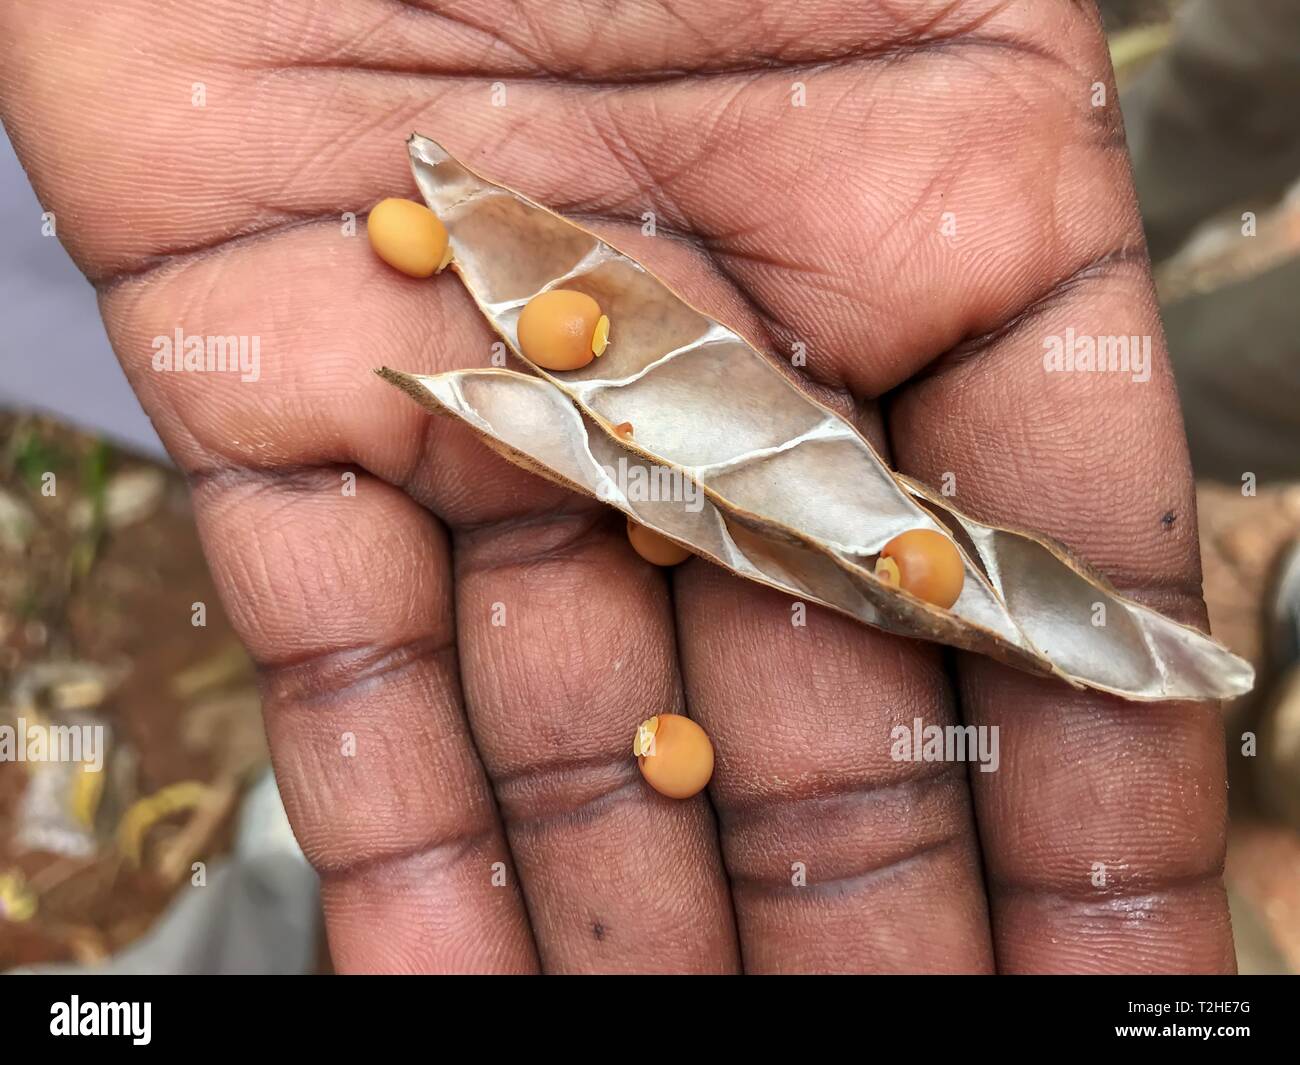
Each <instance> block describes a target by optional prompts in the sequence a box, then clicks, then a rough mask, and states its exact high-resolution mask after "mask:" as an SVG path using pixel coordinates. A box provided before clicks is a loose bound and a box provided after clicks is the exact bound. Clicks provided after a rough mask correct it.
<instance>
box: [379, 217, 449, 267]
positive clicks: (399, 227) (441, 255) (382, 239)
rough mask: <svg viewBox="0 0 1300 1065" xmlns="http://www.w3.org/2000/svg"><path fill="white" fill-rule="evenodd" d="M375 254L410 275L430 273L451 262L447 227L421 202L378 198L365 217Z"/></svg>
mask: <svg viewBox="0 0 1300 1065" xmlns="http://www.w3.org/2000/svg"><path fill="white" fill-rule="evenodd" d="M366 233H367V234H368V235H369V237H370V246H371V247H372V248H374V249H375V254H376V255H378V256H379V257H380V258H381V259H383V260H384V262H386V263H387V264H388V265H389V266H391V267H393V268H394V269H395V270H400V271H401V272H402V273H404V274H408V275H410V276H411V277H430V276H431V275H433V274H436V273H438V272H439V271H440V270H442V269H443V267H445V266H446V265H447V264H448V263H449V262H451V246H450V245H449V244H448V243H447V227H446V226H444V225H443V224H442V222H441V221H439V219H438V216H437V215H436V214H434V213H433V212H432V211H430V210H429V208H427V207H425V206H424V204H422V203H413V202H412V201H411V200H398V199H388V200H380V201H379V203H377V204H375V206H374V208H373V209H372V210H371V212H370V217H369V219H368V220H367V221H366Z"/></svg>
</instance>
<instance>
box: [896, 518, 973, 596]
mask: <svg viewBox="0 0 1300 1065" xmlns="http://www.w3.org/2000/svg"><path fill="white" fill-rule="evenodd" d="M876 576H877V577H879V578H880V579H881V580H883V581H885V582H886V583H888V584H892V585H894V586H895V587H898V588H902V589H903V591H905V592H911V593H912V595H914V596H916V597H917V598H918V599H924V600H925V601H926V602H927V603H933V604H934V605H935V606H941V607H943V608H944V609H945V610H947V609H948V608H949V607H950V606H952V605H953V603H955V602H957V597H958V596H960V595H961V589H962V585H963V584H964V583H965V581H966V568H965V567H964V566H963V565H962V560H961V552H959V551H958V550H957V545H956V544H954V543H953V542H952V540H951V539H949V538H948V537H947V536H944V535H943V533H940V532H935V531H934V530H933V529H909V530H908V531H907V532H905V533H900V534H899V535H898V536H895V537H894V538H893V539H892V540H890V541H889V543H887V544H885V546H884V547H883V548H881V551H880V558H879V559H877V560H876Z"/></svg>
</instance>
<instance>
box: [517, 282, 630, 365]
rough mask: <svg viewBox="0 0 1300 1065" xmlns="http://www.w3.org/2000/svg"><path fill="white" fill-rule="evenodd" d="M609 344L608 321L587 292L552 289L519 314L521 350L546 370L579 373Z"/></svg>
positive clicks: (535, 299)
mask: <svg viewBox="0 0 1300 1065" xmlns="http://www.w3.org/2000/svg"><path fill="white" fill-rule="evenodd" d="M608 343H609V319H608V318H607V317H606V316H605V315H603V314H602V313H601V311H600V304H599V303H597V302H596V301H595V300H594V299H592V298H591V297H590V296H588V295H587V294H586V293H585V292H575V291H574V290H573V289H569V288H553V289H551V290H550V291H549V292H543V293H542V294H541V295H539V296H534V297H533V298H532V299H530V300H529V301H528V303H527V304H526V305H525V306H524V309H523V311H522V312H521V313H520V315H519V350H520V351H522V352H523V353H524V358H526V359H527V360H528V361H529V362H533V363H536V364H537V365H538V366H540V367H541V368H542V369H544V370H580V369H582V367H584V366H586V365H587V364H588V363H589V362H591V360H592V359H594V358H595V357H596V356H597V355H600V354H601V353H602V352H604V350H605V346H606V345H607V344H608Z"/></svg>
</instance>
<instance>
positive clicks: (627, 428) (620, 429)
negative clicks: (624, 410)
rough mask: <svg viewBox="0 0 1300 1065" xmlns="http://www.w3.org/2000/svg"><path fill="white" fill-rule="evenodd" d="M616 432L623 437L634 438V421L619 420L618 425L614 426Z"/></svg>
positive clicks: (625, 438) (626, 438)
mask: <svg viewBox="0 0 1300 1065" xmlns="http://www.w3.org/2000/svg"><path fill="white" fill-rule="evenodd" d="M614 432H615V433H616V434H618V436H620V437H621V438H622V439H624V440H630V439H632V423H631V422H619V423H618V424H617V425H616V426H614Z"/></svg>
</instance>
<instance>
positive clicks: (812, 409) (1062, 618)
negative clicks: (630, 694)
mask: <svg viewBox="0 0 1300 1065" xmlns="http://www.w3.org/2000/svg"><path fill="white" fill-rule="evenodd" d="M409 148H410V154H411V161H412V169H413V172H414V174H415V179H416V182H417V184H418V186H419V188H420V191H421V193H422V195H423V196H424V198H425V200H426V201H427V202H428V204H429V206H430V208H431V209H432V210H433V211H434V212H435V213H436V214H437V215H438V216H439V218H441V219H442V221H443V223H444V224H445V225H446V227H447V231H448V234H449V237H450V243H451V248H452V251H453V254H454V258H453V263H452V267H453V269H454V270H455V271H456V272H457V273H458V274H459V275H460V277H461V279H462V280H463V281H464V283H465V285H466V287H467V288H468V290H469V292H470V294H471V296H472V297H473V298H474V300H475V301H476V303H477V304H478V306H479V308H480V310H481V311H482V312H483V314H484V316H485V317H486V318H487V319H488V321H489V322H490V323H491V324H492V325H493V327H494V328H495V329H496V330H497V332H498V333H500V335H501V336H502V338H503V339H504V340H505V341H506V343H507V344H508V345H509V346H510V347H511V349H512V350H513V351H514V352H515V354H516V355H518V356H519V357H520V358H521V359H523V355H522V353H521V352H520V351H519V345H518V337H517V331H516V328H517V323H518V319H519V314H520V312H521V311H522V309H523V307H524V305H525V304H526V303H527V302H528V301H529V300H530V299H532V298H533V297H534V296H536V295H537V294H538V293H539V292H543V291H546V290H547V289H551V288H571V289H576V290H578V291H582V292H586V293H588V294H589V295H591V296H592V297H593V298H594V299H596V301H597V302H598V303H599V304H600V306H601V309H602V311H603V312H604V313H605V314H607V315H609V318H610V321H611V323H612V331H611V338H610V339H611V342H610V345H609V347H608V349H607V350H606V352H605V354H604V355H603V356H602V357H601V358H599V359H596V360H594V361H593V362H592V363H590V364H589V365H588V366H586V367H584V368H582V369H580V370H575V371H572V372H568V373H564V374H553V373H548V372H547V371H546V370H544V369H542V368H540V367H537V366H533V369H534V370H535V371H536V372H537V373H538V374H540V375H541V377H543V378H545V379H546V380H547V381H549V382H551V384H553V385H554V386H555V387H556V388H557V389H559V390H560V391H561V392H563V394H564V395H566V396H567V397H568V398H569V399H571V400H572V401H573V403H576V404H577V406H578V408H579V409H580V411H581V412H582V413H583V414H585V415H586V416H587V417H588V418H589V419H590V420H591V422H592V423H593V425H594V427H596V428H597V429H599V430H600V432H599V433H593V434H587V436H588V439H589V440H593V441H594V440H596V439H598V438H600V437H604V438H606V439H608V440H610V441H611V443H612V446H614V447H616V448H617V449H618V450H619V452H620V453H625V454H627V455H629V456H638V457H639V458H640V459H641V460H643V461H649V462H651V463H660V464H664V465H667V466H670V467H674V468H677V469H681V470H683V471H685V472H686V473H687V474H688V475H689V476H690V477H692V478H693V479H694V481H695V482H696V483H698V484H699V485H700V486H702V487H703V489H704V490H705V492H706V493H707V494H708V497H709V499H710V501H711V502H712V503H713V505H714V507H715V509H716V510H717V511H718V512H719V514H720V515H725V518H720V519H719V520H722V521H723V522H724V523H725V522H726V521H728V520H735V521H740V522H743V523H744V524H745V525H746V526H747V527H749V528H751V529H758V530H761V531H762V535H763V536H764V537H771V536H773V535H780V536H787V537H791V538H793V540H795V541H797V542H799V543H802V544H805V545H808V544H812V545H815V548H816V549H815V550H812V551H811V554H812V555H813V556H816V557H818V558H829V559H831V560H832V561H833V562H834V563H836V564H837V565H838V566H839V568H841V569H842V570H843V572H845V573H846V574H847V575H848V577H849V579H850V583H852V584H853V585H854V586H855V587H858V588H859V591H860V594H862V595H864V596H866V595H867V594H868V593H867V592H866V591H865V590H863V589H865V587H866V585H874V586H875V588H874V590H873V592H872V594H871V595H870V598H871V599H872V600H875V599H876V598H877V596H878V595H879V594H881V591H880V590H881V589H883V596H884V599H883V603H881V602H873V605H872V611H871V613H872V614H873V615H874V617H867V616H863V614H862V613H861V612H859V611H857V610H849V611H848V612H849V613H851V614H852V615H853V616H855V617H859V618H861V620H863V621H867V622H868V623H869V624H876V625H880V626H881V627H883V628H887V629H889V630H890V631H902V632H905V633H906V634H908V635H912V636H917V637H921V638H926V639H934V640H940V641H942V642H945V643H952V644H955V645H957V646H963V647H972V648H974V649H977V650H981V651H983V652H985V653H988V654H992V655H994V656H995V657H998V658H1000V659H1002V660H1004V661H1012V662H1014V663H1015V664H1019V665H1021V666H1022V667H1025V668H1036V669H1038V670H1039V671H1045V672H1052V673H1056V674H1057V675H1060V676H1063V677H1065V678H1066V679H1069V680H1071V681H1072V682H1074V683H1076V684H1080V685H1084V686H1088V687H1092V688H1097V689H1099V690H1103V691H1108V692H1113V693H1115V694H1118V695H1122V696H1125V697H1127V698H1131V699H1175V698H1184V699H1219V698H1227V697H1231V696H1235V695H1239V694H1242V693H1243V692H1245V691H1248V690H1249V689H1250V686H1251V683H1252V681H1253V672H1252V670H1251V668H1250V666H1249V665H1248V664H1247V663H1245V662H1244V661H1242V660H1241V659H1239V658H1237V657H1236V656H1235V655H1232V654H1231V653H1230V652H1228V651H1227V650H1226V649H1224V648H1223V647H1221V646H1220V645H1219V644H1217V643H1216V642H1214V641H1213V640H1211V639H1210V638H1209V637H1207V636H1205V635H1204V634H1202V633H1200V632H1198V631H1197V630H1195V629H1192V628H1190V627H1188V626H1184V625H1181V624H1179V623H1177V622H1175V621H1172V620H1170V619H1168V618H1165V617H1163V616H1162V615H1160V614H1158V613H1156V612H1155V611H1153V610H1150V609H1149V608H1147V607H1144V606H1142V605H1141V604H1138V603H1136V602H1134V601H1132V600H1128V599H1125V598H1123V597H1121V596H1119V595H1118V593H1116V592H1115V591H1114V590H1113V589H1111V588H1109V587H1108V586H1106V585H1105V584H1104V582H1102V581H1100V580H1099V579H1097V577H1096V576H1095V575H1094V574H1091V573H1090V572H1089V571H1087V570H1086V568H1085V567H1083V566H1082V565H1080V564H1077V563H1075V562H1074V561H1073V560H1071V559H1070V556H1069V555H1068V553H1067V552H1066V551H1065V550H1064V548H1061V547H1060V546H1059V545H1054V544H1050V543H1049V542H1048V541H1047V540H1046V539H1044V538H1041V537H1035V536H1032V535H1030V534H1025V533H1019V532H1016V531H1014V530H1010V529H1000V528H997V527H994V526H989V525H985V524H982V523H979V522H976V521H974V520H973V519H971V518H969V517H967V516H966V515H962V514H960V513H958V512H956V511H954V510H953V509H952V508H951V507H950V506H949V505H948V504H947V502H946V501H945V500H944V499H942V497H939V496H936V495H934V494H932V493H928V492H926V491H925V490H923V489H922V488H921V486H919V485H915V484H914V483H910V482H906V481H905V479H903V478H900V477H898V476H896V475H895V474H894V473H893V472H892V471H891V470H890V469H889V468H888V467H887V466H886V464H885V463H884V462H883V460H882V459H881V458H880V457H879V456H878V455H877V454H876V452H875V451H874V450H873V449H872V448H871V446H870V444H868V443H867V441H866V440H865V439H864V438H863V437H862V435H861V434H860V433H858V432H857V430H856V429H855V428H854V427H853V426H852V425H851V424H849V423H848V422H847V421H845V420H844V419H843V418H841V417H840V416H839V415H837V414H836V413H835V412H833V411H831V410H830V409H828V408H826V407H824V406H822V405H821V404H819V403H817V402H816V401H815V400H813V399H812V398H811V397H809V396H808V395H807V394H805V393H804V392H803V391H801V390H800V389H799V388H798V387H797V386H796V385H795V384H794V383H793V382H792V381H791V380H789V379H788V378H787V377H786V376H785V375H784V374H783V373H782V372H781V371H780V370H778V369H777V368H776V367H775V366H774V365H772V364H771V363H770V362H769V361H768V360H767V359H766V358H765V357H764V356H763V355H762V354H761V353H760V352H759V351H758V350H757V349H755V348H754V347H753V346H752V345H751V344H749V343H748V342H747V341H746V340H745V339H744V338H742V337H741V336H740V335H739V334H737V333H736V332H735V331H733V330H732V329H730V328H728V327H727V326H725V325H723V324H722V323H720V322H717V321H715V320H714V319H712V318H710V317H708V316H707V315H705V314H703V313H701V312H700V311H698V310H696V309H695V308H693V307H691V306H690V305H689V304H688V303H686V301H684V300H683V299H682V298H681V297H679V296H678V295H676V293H674V292H672V291H671V290H670V289H668V287H667V286H666V285H664V284H663V282H661V281H659V280H658V279H657V278H656V277H654V275H652V274H650V273H649V272H648V271H647V270H646V269H645V268H644V267H643V266H641V264H640V263H638V262H636V261H635V260H633V259H631V258H630V257H628V256H626V255H624V254H623V253H621V252H619V251H618V250H617V249H615V248H613V247H612V246H611V245H609V244H608V243H606V242H604V241H602V240H601V239H600V238H598V237H596V236H595V235H594V234H592V233H590V232H589V231H587V230H586V229H584V228H582V227H581V226H578V225H576V224H574V223H572V222H570V221H568V220H567V219H564V218H562V217H561V216H559V215H557V214H555V213H554V212H552V211H550V210H548V209H547V208H545V207H542V206H540V205H538V204H535V203H533V202H532V201H530V200H528V199H527V198H525V197H523V196H521V195H520V194H519V193H516V192H514V191H512V190H510V189H507V188H504V187H503V186H500V185H497V184H495V183H493V182H490V181H487V180H485V179H484V178H481V177H479V176H478V175H477V174H475V173H473V172H472V171H471V170H469V169H468V168H467V167H465V166H464V165H463V164H461V163H460V162H458V161H457V160H455V159H454V158H452V157H451V156H450V155H449V154H448V153H447V152H446V151H445V150H444V149H443V148H441V147H440V146H439V145H437V144H436V143H434V142H433V141H431V140H428V139H427V138H424V137H419V136H414V137H412V138H411V140H410V142H409ZM524 361H525V362H527V360H524ZM530 365H532V364H530ZM490 379H491V380H501V379H500V378H490ZM483 380H489V378H484V379H483ZM476 387H477V386H476ZM506 387H507V386H503V385H488V386H486V390H491V389H498V390H504V389H505V388H506ZM438 403H439V405H440V406H444V407H445V404H442V403H441V399H439V400H438ZM447 409H450V408H447ZM467 410H468V408H467ZM454 413H459V412H454ZM466 420H469V421H471V423H472V419H471V418H467V419H466ZM625 422H626V423H631V424H632V425H633V426H634V437H633V438H632V439H629V440H619V439H618V438H617V437H616V436H615V433H614V427H615V426H618V425H619V424H621V423H625ZM480 428H482V427H480ZM499 428H500V427H499ZM570 431H572V430H570ZM544 432H545V429H544V428H543V427H537V428H536V429H535V430H534V433H535V434H540V433H544ZM488 435H489V436H491V435H493V434H491V433H488ZM614 441H617V442H616V443H614ZM519 443H522V444H525V445H527V446H522V447H520V446H517V445H514V444H511V445H506V446H508V447H511V448H514V449H515V450H516V451H518V452H521V453H523V454H524V455H528V456H530V457H531V458H532V460H533V461H534V462H540V463H541V464H542V465H544V466H546V465H549V464H548V463H547V462H546V460H545V459H543V458H541V457H539V455H538V454H537V453H538V452H539V451H542V452H548V448H546V447H544V446H542V445H541V442H540V441H539V440H538V439H536V437H535V436H532V437H530V438H529V439H527V440H524V441H519ZM551 468H552V469H553V467H551ZM588 490H590V489H588ZM918 498H920V499H924V501H925V502H926V503H927V504H928V507H927V506H922V505H921V504H920V503H919V502H918V501H917V499H918ZM933 510H937V511H939V512H941V513H942V514H944V515H945V516H946V517H947V519H949V521H950V524H947V523H945V521H941V520H939V518H938V517H936V516H935V515H934V514H933V513H932V511H933ZM647 524H652V523H649V522H647ZM654 527H655V528H660V531H666V532H668V535H670V536H672V535H673V533H672V532H671V531H668V530H664V529H662V528H661V527H660V526H658V525H655V526H654ZM915 528H932V529H938V530H939V531H942V532H944V533H947V534H948V535H950V536H954V539H955V540H956V542H957V543H958V545H959V547H960V548H962V550H963V558H964V564H965V568H966V581H965V584H964V586H963V589H962V594H961V596H960V598H959V599H958V600H957V602H956V603H954V604H953V606H952V608H951V609H950V611H944V610H941V609H939V608H936V607H933V606H931V605H929V604H926V603H922V602H921V601H920V600H917V599H915V598H913V597H911V596H909V595H907V594H906V593H903V592H900V591H897V590H894V589H888V588H885V586H883V585H881V584H880V582H877V581H874V578H872V577H871V575H870V566H871V564H872V562H873V561H874V558H875V556H876V555H877V554H878V553H879V551H880V549H881V548H882V547H883V546H884V545H885V544H886V543H888V541H889V540H891V539H893V537H895V536H896V535H898V534H899V533H901V532H905V531H906V530H908V529H915ZM678 538H679V539H684V540H685V538H681V537H678ZM685 542H687V543H688V544H690V546H692V547H695V548H696V549H697V550H700V551H701V553H704V554H706V555H709V556H710V557H714V556H713V555H712V554H710V552H709V551H707V550H704V549H703V548H702V547H701V546H700V545H699V544H696V543H692V542H691V541H689V540H685ZM972 555H973V556H974V557H972ZM975 558H978V559H979V560H980V563H981V564H982V565H981V564H977V563H976V562H975V560H974V559H975ZM723 564H728V563H727V562H726V561H725V560H723ZM729 568H733V569H734V570H735V571H736V572H741V570H740V569H739V568H737V567H734V566H730V565H729ZM864 574H865V578H864V576H863V575H864ZM744 575H746V576H751V575H750V574H744ZM755 579H758V578H755ZM864 580H865V581H866V584H865V585H864V583H863V582H864ZM764 583H772V582H771V581H765V582H764ZM777 586H783V585H777ZM801 594H808V595H810V597H813V598H818V597H817V596H812V595H811V593H807V592H805V593H801ZM818 601H821V602H827V603H828V605H833V606H836V607H837V608H838V609H843V608H844V607H843V605H842V604H841V603H839V602H834V603H832V602H829V601H828V600H825V599H821V598H818ZM1098 603H1101V604H1104V606H1105V608H1106V617H1105V623H1104V624H1103V625H1095V624H1094V623H1093V619H1094V617H1096V614H1095V604H1098ZM886 615H888V616H889V617H890V618H892V619H894V621H895V624H885V623H884V622H883V619H884V618H885V616H886ZM897 626H901V627H897Z"/></svg>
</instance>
